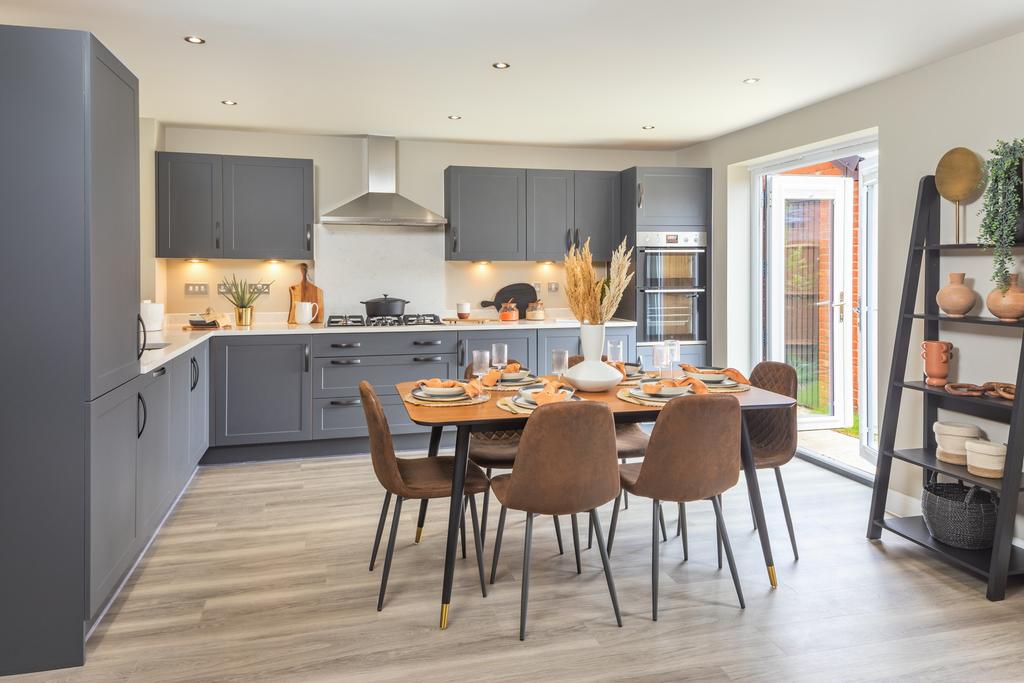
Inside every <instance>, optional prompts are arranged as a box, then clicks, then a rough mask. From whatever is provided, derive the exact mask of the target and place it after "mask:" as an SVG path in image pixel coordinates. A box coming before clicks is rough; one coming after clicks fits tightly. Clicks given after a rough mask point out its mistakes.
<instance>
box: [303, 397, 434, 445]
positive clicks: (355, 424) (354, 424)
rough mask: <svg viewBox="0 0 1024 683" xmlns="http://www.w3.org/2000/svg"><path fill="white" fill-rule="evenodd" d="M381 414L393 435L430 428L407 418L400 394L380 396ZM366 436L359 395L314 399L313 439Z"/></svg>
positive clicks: (413, 432)
mask: <svg viewBox="0 0 1024 683" xmlns="http://www.w3.org/2000/svg"><path fill="white" fill-rule="evenodd" d="M378 398H379V399H380V403H381V406H382V407H383V408H384V416H385V417H386V418H387V419H388V427H389V428H390V430H391V433H392V434H418V433H421V432H426V431H429V429H428V428H426V427H421V426H419V425H417V424H415V423H414V422H413V421H412V420H410V419H409V412H408V411H407V410H406V409H405V405H404V404H403V401H402V397H401V396H399V395H397V394H394V393H393V394H391V395H379V396H378ZM366 435H367V429H366V416H365V414H364V413H363V406H362V400H361V399H360V398H359V397H358V396H354V397H353V396H349V397H346V398H318V399H314V400H313V438H314V439H339V438H340V439H348V438H352V437H362V436H366Z"/></svg>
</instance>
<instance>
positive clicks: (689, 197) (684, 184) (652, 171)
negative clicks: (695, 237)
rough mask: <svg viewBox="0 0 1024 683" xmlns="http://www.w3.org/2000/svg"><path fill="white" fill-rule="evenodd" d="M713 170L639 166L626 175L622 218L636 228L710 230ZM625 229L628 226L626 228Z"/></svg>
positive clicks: (623, 189) (623, 175)
mask: <svg viewBox="0 0 1024 683" xmlns="http://www.w3.org/2000/svg"><path fill="white" fill-rule="evenodd" d="M710 191H711V169H708V168H681V167H665V168H650V167H638V168H631V169H627V170H626V171H623V172H622V201H623V206H622V215H623V217H624V222H626V223H631V224H632V225H633V226H637V227H646V228H652V229H653V228H658V227H662V226H664V227H671V226H683V227H691V228H704V229H706V228H707V227H708V222H709V218H710V215H711V192H710ZM623 227H627V226H626V225H624V226H623Z"/></svg>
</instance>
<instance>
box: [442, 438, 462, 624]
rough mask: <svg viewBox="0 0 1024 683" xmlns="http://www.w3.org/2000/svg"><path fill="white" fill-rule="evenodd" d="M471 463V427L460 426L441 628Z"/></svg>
mask: <svg viewBox="0 0 1024 683" xmlns="http://www.w3.org/2000/svg"><path fill="white" fill-rule="evenodd" d="M468 462H469V426H468V425H459V429H458V432H456V435H455V462H454V463H453V467H452V497H451V505H450V507H449V508H448V543H447V545H446V546H445V550H444V583H443V585H442V587H441V628H442V629H445V628H447V627H448V606H449V605H450V604H451V602H452V582H453V580H454V578H455V552H456V549H457V548H458V546H459V528H460V526H461V522H462V506H463V497H464V496H465V489H466V464H467V463H468Z"/></svg>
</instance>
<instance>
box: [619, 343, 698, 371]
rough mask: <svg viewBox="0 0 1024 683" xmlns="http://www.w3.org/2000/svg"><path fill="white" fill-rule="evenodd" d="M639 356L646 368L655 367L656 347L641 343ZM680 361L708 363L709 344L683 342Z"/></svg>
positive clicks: (638, 350) (696, 363) (638, 348)
mask: <svg viewBox="0 0 1024 683" xmlns="http://www.w3.org/2000/svg"><path fill="white" fill-rule="evenodd" d="M637 356H638V357H639V359H640V364H641V365H643V366H644V367H645V368H648V369H653V368H654V347H653V346H647V345H640V346H638V347H637ZM679 362H680V363H689V364H690V365H696V366H698V367H706V366H707V365H708V362H709V361H708V358H707V346H706V345H705V344H681V345H680V346H679Z"/></svg>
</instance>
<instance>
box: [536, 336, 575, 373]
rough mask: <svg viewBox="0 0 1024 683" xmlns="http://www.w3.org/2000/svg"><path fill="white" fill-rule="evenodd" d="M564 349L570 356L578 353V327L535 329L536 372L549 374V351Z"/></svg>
mask: <svg viewBox="0 0 1024 683" xmlns="http://www.w3.org/2000/svg"><path fill="white" fill-rule="evenodd" d="M555 349H564V350H565V351H568V352H569V355H570V356H576V355H579V353H580V331H579V329H578V328H575V327H573V328H568V329H563V330H557V329H546V330H537V372H538V373H540V374H542V375H549V374H551V352H552V351H554V350H555Z"/></svg>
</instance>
